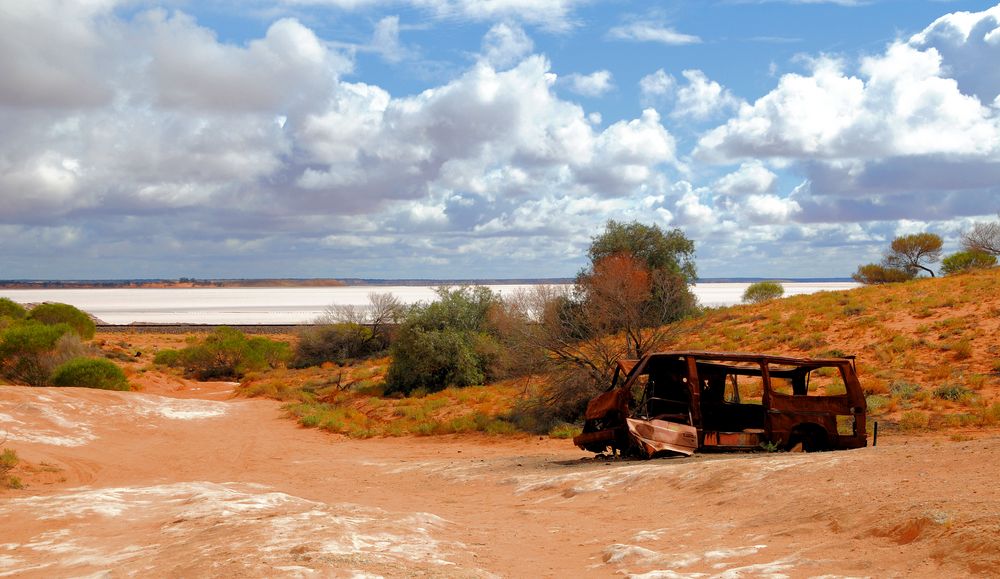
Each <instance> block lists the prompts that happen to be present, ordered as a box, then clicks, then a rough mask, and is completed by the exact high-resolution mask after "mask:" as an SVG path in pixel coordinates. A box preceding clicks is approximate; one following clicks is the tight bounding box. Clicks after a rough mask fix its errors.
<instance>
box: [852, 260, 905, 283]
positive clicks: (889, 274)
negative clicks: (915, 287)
mask: <svg viewBox="0 0 1000 579" xmlns="http://www.w3.org/2000/svg"><path fill="white" fill-rule="evenodd" d="M913 277H914V274H913V273H911V272H909V271H906V270H903V269H897V268H894V267H888V266H885V265H879V264H877V263H869V264H867V265H860V266H858V271H856V272H854V274H853V275H852V276H851V278H852V279H853V280H854V281H856V282H858V283H863V284H865V285H881V284H886V283H899V282H904V281H909V280H911V279H913Z"/></svg>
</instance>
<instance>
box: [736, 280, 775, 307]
mask: <svg viewBox="0 0 1000 579" xmlns="http://www.w3.org/2000/svg"><path fill="white" fill-rule="evenodd" d="M783 295H785V287H784V286H783V285H781V284H780V283H778V282H776V281H759V282H756V283H752V284H750V285H749V286H747V289H746V291H744V292H743V303H747V304H759V303H761V302H766V301H768V300H773V299H777V298H780V297H781V296H783Z"/></svg>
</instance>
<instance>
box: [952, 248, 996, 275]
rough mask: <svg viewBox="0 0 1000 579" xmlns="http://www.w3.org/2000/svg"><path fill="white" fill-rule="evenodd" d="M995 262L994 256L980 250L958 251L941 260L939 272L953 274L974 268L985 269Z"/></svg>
mask: <svg viewBox="0 0 1000 579" xmlns="http://www.w3.org/2000/svg"><path fill="white" fill-rule="evenodd" d="M996 264H997V258H996V256H993V255H990V254H988V253H984V252H982V251H959V252H958V253H953V254H951V255H949V256H948V257H946V258H944V259H942V260H941V273H943V274H945V275H954V274H956V273H962V272H966V271H972V270H975V269H987V268H990V267H993V266H995V265H996Z"/></svg>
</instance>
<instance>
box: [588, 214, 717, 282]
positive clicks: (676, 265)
mask: <svg viewBox="0 0 1000 579" xmlns="http://www.w3.org/2000/svg"><path fill="white" fill-rule="evenodd" d="M620 254H628V255H631V256H633V257H634V258H636V259H637V260H639V261H640V262H643V263H645V265H646V267H648V268H649V269H650V270H651V271H655V270H665V271H670V272H673V273H678V274H681V275H682V276H683V277H684V279H685V281H687V283H694V282H695V281H697V278H698V274H697V271H696V269H695V265H694V242H693V241H691V240H690V239H688V238H687V237H685V236H684V232H683V231H681V230H680V229H671V230H670V231H664V230H662V229H660V226H658V225H645V224H642V223H639V222H637V221H633V222H631V223H620V222H618V221H615V220H613V219H612V220H609V221H608V222H607V224H605V226H604V232H603V233H601V234H600V235H597V236H596V237H594V239H593V240H592V241H591V243H590V249H588V251H587V255H588V257H590V263H591V264H595V263H598V262H600V261H601V260H603V259H604V258H606V257H610V256H612V255H620Z"/></svg>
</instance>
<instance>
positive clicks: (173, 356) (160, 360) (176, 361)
mask: <svg viewBox="0 0 1000 579" xmlns="http://www.w3.org/2000/svg"><path fill="white" fill-rule="evenodd" d="M153 363H154V364H158V365H160V366H169V367H171V368H180V367H181V351H180V350H171V349H165V350H160V351H159V352H157V353H156V355H155V356H153Z"/></svg>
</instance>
